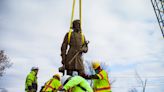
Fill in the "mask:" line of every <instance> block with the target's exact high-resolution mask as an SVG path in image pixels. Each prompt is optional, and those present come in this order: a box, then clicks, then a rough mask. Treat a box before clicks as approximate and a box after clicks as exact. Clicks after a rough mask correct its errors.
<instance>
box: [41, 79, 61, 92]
mask: <svg viewBox="0 0 164 92" xmlns="http://www.w3.org/2000/svg"><path fill="white" fill-rule="evenodd" d="M61 87H62V84H61V82H60V81H59V80H58V79H56V78H52V79H50V80H49V81H48V82H46V84H45V85H44V88H43V90H42V92H57V91H58V90H59V89H60V88H61Z"/></svg>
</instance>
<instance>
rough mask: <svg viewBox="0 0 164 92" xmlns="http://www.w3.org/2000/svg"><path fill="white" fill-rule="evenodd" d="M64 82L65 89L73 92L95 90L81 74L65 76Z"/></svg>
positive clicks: (90, 91)
mask: <svg viewBox="0 0 164 92" xmlns="http://www.w3.org/2000/svg"><path fill="white" fill-rule="evenodd" d="M61 82H62V84H63V90H64V91H69V90H70V89H71V92H93V89H92V88H91V86H90V85H89V83H88V82H87V81H86V80H85V79H84V78H83V77H81V76H78V75H77V76H73V77H71V76H69V75H67V76H63V78H62V80H61Z"/></svg>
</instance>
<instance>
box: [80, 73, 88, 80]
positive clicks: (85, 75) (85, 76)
mask: <svg viewBox="0 0 164 92" xmlns="http://www.w3.org/2000/svg"><path fill="white" fill-rule="evenodd" d="M81 76H82V77H83V78H85V79H88V77H89V75H87V74H84V73H83V74H82V75H81Z"/></svg>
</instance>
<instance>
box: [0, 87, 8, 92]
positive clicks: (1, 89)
mask: <svg viewBox="0 0 164 92" xmlns="http://www.w3.org/2000/svg"><path fill="white" fill-rule="evenodd" d="M0 92H8V91H7V90H6V89H5V88H0Z"/></svg>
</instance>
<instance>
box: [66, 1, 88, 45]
mask: <svg viewBox="0 0 164 92" xmlns="http://www.w3.org/2000/svg"><path fill="white" fill-rule="evenodd" d="M75 3H76V0H73V5H72V15H71V21H70V30H69V33H68V44H69V43H70V40H71V33H72V22H73V18H74V12H75ZM79 17H80V28H81V27H82V26H81V25H82V22H81V21H82V1H81V0H79ZM81 36H82V44H84V40H85V39H84V35H83V33H82V29H81Z"/></svg>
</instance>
